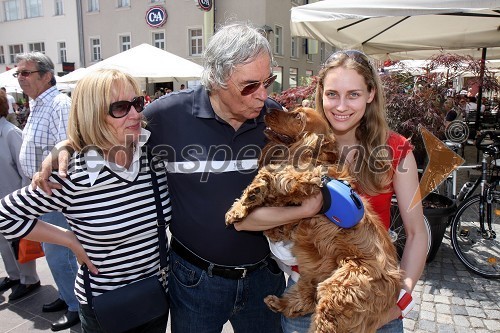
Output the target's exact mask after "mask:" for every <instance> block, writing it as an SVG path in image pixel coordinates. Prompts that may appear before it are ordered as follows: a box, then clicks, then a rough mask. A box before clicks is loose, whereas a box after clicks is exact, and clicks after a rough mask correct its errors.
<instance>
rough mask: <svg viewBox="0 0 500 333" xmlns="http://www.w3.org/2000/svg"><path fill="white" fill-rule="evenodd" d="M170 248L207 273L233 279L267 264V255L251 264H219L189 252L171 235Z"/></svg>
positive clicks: (240, 277) (241, 277)
mask: <svg viewBox="0 0 500 333" xmlns="http://www.w3.org/2000/svg"><path fill="white" fill-rule="evenodd" d="M170 248H171V249H172V250H174V251H175V253H176V254H177V255H178V256H179V257H181V258H182V259H184V260H186V261H187V262H189V263H191V264H193V265H195V266H196V267H198V268H200V269H203V270H205V271H207V272H209V273H210V272H211V273H212V274H214V275H217V276H221V277H223V278H227V279H233V280H239V279H243V278H244V277H246V276H247V275H248V274H249V273H251V272H253V271H256V270H257V269H259V268H262V267H265V266H267V265H268V259H269V256H267V257H265V258H264V259H262V260H261V261H259V262H258V263H256V264H253V265H245V266H221V265H216V264H214V263H212V262H210V261H207V260H205V259H203V258H200V257H198V256H197V255H196V254H194V253H193V252H191V251H190V250H189V249H188V248H186V247H185V246H184V245H182V244H181V243H180V242H179V241H178V240H176V239H175V238H173V237H172V241H171V243H170Z"/></svg>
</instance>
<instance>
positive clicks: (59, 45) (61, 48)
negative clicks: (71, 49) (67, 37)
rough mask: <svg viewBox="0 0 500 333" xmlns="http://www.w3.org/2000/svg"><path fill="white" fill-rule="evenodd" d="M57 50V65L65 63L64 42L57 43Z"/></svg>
mask: <svg viewBox="0 0 500 333" xmlns="http://www.w3.org/2000/svg"><path fill="white" fill-rule="evenodd" d="M57 50H58V53H59V63H60V64H61V63H63V62H66V61H67V60H68V59H67V56H66V42H59V43H57Z"/></svg>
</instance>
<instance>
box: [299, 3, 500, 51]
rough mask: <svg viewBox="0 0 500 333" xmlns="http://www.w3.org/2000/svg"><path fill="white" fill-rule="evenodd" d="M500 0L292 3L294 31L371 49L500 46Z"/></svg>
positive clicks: (307, 36) (351, 46)
mask: <svg viewBox="0 0 500 333" xmlns="http://www.w3.org/2000/svg"><path fill="white" fill-rule="evenodd" d="M499 11H500V1H499V0H493V1H492V0H474V1H470V0H469V1H466V0H440V1H436V0H419V1H415V0H325V1H319V2H315V3H312V4H309V5H305V6H298V7H294V8H292V13H291V30H292V35H293V36H300V37H305V38H312V39H317V40H320V41H324V42H327V43H330V44H332V45H335V46H337V47H339V48H356V49H361V50H363V51H364V52H365V53H367V54H387V53H392V52H401V51H415V50H440V49H447V50H453V49H470V48H489V47H496V46H500V30H499V26H500V12H499Z"/></svg>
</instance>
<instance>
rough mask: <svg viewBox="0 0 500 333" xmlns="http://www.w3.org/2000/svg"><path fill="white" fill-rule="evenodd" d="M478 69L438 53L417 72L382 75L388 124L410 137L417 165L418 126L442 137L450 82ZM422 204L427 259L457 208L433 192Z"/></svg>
mask: <svg viewBox="0 0 500 333" xmlns="http://www.w3.org/2000/svg"><path fill="white" fill-rule="evenodd" d="M438 69H441V70H438ZM480 70H481V64H480V60H474V59H473V58H471V57H469V56H460V55H455V54H438V55H436V56H434V57H431V58H430V60H429V61H428V62H427V63H426V65H425V67H423V68H420V73H419V74H417V75H415V73H414V72H415V69H412V68H405V67H404V66H400V68H399V70H398V71H397V72H395V73H392V74H391V73H388V74H384V75H382V76H381V79H382V82H383V84H384V87H385V92H386V96H385V97H386V103H387V120H388V123H389V127H390V128H391V129H392V130H394V131H396V132H398V133H400V134H401V135H403V136H405V137H406V138H408V139H409V140H410V142H411V143H412V145H413V146H414V150H413V153H414V155H415V159H416V161H417V166H418V167H419V168H420V169H425V166H426V163H427V152H426V149H425V148H426V147H425V145H424V142H423V139H422V136H421V134H420V132H419V126H423V127H424V128H425V129H427V130H428V131H430V132H431V133H432V134H433V135H434V136H436V137H437V138H440V139H445V126H444V119H445V114H444V113H443V111H442V110H443V109H444V108H443V103H444V101H445V99H446V96H447V95H452V96H453V93H454V90H453V89H450V88H451V87H452V83H453V82H454V81H455V79H456V78H457V77H459V76H461V75H463V74H464V73H466V72H467V73H472V75H475V76H476V77H478V76H479V72H480ZM469 75H470V74H469ZM492 78H494V76H492V75H491V73H489V72H488V71H486V73H485V75H484V79H483V82H482V87H483V90H498V89H499V87H500V86H499V83H498V81H496V80H493V79H492ZM468 84H470V85H474V84H477V80H476V79H472V80H469V81H468ZM465 88H468V87H465ZM450 90H451V94H450ZM422 205H423V209H424V215H425V217H426V218H427V221H428V222H429V225H430V229H431V238H432V242H431V247H430V250H429V254H428V257H427V262H429V261H432V260H433V259H434V257H435V255H436V253H437V251H438V249H439V246H440V244H441V242H442V239H443V236H444V233H445V231H446V227H447V224H448V217H449V216H451V215H453V214H454V213H455V211H456V203H455V201H454V200H452V199H450V198H447V197H445V196H443V195H440V194H438V193H434V192H433V193H430V194H429V195H427V196H426V197H425V198H424V199H423V201H422Z"/></svg>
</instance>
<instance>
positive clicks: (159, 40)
mask: <svg viewBox="0 0 500 333" xmlns="http://www.w3.org/2000/svg"><path fill="white" fill-rule="evenodd" d="M152 42H153V46H156V47H157V48H159V49H161V50H165V32H153V40H152Z"/></svg>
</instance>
